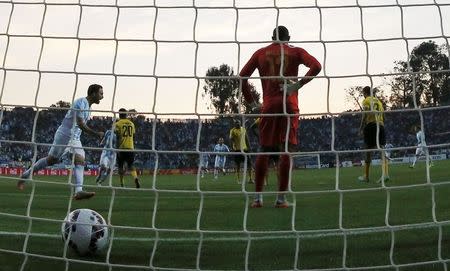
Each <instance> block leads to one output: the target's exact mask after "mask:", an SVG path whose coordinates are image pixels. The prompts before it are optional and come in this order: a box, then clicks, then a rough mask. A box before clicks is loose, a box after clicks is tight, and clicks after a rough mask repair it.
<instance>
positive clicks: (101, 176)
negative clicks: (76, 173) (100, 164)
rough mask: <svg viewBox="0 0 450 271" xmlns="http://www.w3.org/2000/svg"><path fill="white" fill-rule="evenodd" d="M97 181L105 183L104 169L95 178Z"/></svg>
mask: <svg viewBox="0 0 450 271" xmlns="http://www.w3.org/2000/svg"><path fill="white" fill-rule="evenodd" d="M95 181H96V182H98V181H103V168H100V171H99V172H98V175H97V177H96V178H95Z"/></svg>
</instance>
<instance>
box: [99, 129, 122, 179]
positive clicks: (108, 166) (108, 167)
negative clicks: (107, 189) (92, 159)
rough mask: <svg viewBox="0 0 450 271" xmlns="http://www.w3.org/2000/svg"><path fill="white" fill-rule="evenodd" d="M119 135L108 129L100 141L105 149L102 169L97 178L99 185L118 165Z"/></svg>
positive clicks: (102, 157)
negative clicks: (116, 149) (117, 146)
mask: <svg viewBox="0 0 450 271" xmlns="http://www.w3.org/2000/svg"><path fill="white" fill-rule="evenodd" d="M116 144H117V137H116V134H115V133H114V131H111V130H108V131H106V132H105V135H104V137H103V139H102V142H101V143H100V146H103V151H102V154H101V156H100V165H99V166H100V171H99V172H98V176H97V178H96V179H95V182H96V183H97V185H99V186H100V185H102V183H103V181H104V180H105V179H106V178H107V177H108V176H109V174H110V173H111V172H112V171H113V170H114V166H115V165H116V151H115V150H113V149H114V148H116Z"/></svg>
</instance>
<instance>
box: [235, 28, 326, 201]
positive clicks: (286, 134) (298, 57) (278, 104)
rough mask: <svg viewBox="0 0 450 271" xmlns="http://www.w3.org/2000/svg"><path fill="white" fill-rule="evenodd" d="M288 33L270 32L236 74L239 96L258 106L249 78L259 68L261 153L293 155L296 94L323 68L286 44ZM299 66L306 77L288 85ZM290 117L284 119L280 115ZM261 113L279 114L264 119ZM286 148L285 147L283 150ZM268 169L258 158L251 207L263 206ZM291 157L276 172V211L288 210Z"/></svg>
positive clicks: (282, 159)
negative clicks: (239, 82) (266, 42)
mask: <svg viewBox="0 0 450 271" xmlns="http://www.w3.org/2000/svg"><path fill="white" fill-rule="evenodd" d="M289 39H290V36H289V31H288V29H287V28H286V27H284V26H278V27H276V28H275V29H274V30H273V35H272V40H273V43H271V44H270V45H268V46H266V47H264V48H261V49H259V50H257V51H256V52H255V53H254V54H253V55H252V57H251V58H250V60H249V61H248V62H247V63H246V64H245V66H244V67H243V68H242V70H241V72H240V73H239V75H240V76H241V78H242V94H243V96H244V98H245V100H246V102H248V103H249V104H253V107H258V105H257V104H256V103H257V101H256V100H255V97H254V96H253V95H252V93H251V90H250V85H249V83H248V78H249V77H250V76H251V75H252V74H253V72H254V71H255V70H256V69H258V72H259V74H260V76H261V84H262V89H263V95H262V96H263V103H262V107H261V114H263V115H262V116H261V123H260V125H259V131H260V133H259V144H260V145H261V151H262V152H292V151H293V148H294V146H295V145H297V128H298V116H295V114H298V113H299V108H298V93H297V91H298V90H299V89H300V88H301V87H303V86H304V85H305V84H307V83H308V82H309V81H311V80H312V76H315V75H317V74H318V73H319V72H320V70H321V69H322V66H321V65H320V63H319V62H318V61H317V59H315V58H314V57H313V56H311V55H310V54H309V53H308V52H307V51H306V50H304V49H302V48H299V47H294V46H292V45H289V44H288V41H289ZM300 65H305V66H306V67H308V68H309V70H308V72H307V73H306V74H305V77H304V78H302V79H301V80H298V81H296V82H294V83H293V82H291V80H288V78H285V77H298V70H299V66H300ZM286 113H288V114H293V116H285V115H283V114H286ZM264 114H279V115H271V116H266V115H264ZM285 146H287V148H286V147H285ZM268 167H269V155H265V154H262V155H258V156H257V158H256V165H255V168H256V170H255V182H256V185H255V192H256V193H255V199H254V201H253V203H252V205H251V207H253V208H260V207H262V206H263V198H262V193H261V192H262V190H263V186H264V177H265V176H266V174H267V170H268ZM290 167H291V157H290V155H289V154H286V153H283V154H281V155H280V161H279V166H278V169H279V172H278V191H279V193H278V196H277V200H276V202H275V207H277V208H287V207H289V203H288V202H287V200H286V191H287V190H288V187H289V171H290Z"/></svg>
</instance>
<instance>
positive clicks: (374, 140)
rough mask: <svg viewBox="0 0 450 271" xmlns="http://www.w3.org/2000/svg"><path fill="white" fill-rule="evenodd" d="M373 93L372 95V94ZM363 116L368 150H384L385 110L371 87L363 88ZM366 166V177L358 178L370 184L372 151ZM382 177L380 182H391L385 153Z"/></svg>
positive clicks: (382, 156)
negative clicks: (378, 148)
mask: <svg viewBox="0 0 450 271" xmlns="http://www.w3.org/2000/svg"><path fill="white" fill-rule="evenodd" d="M371 92H372V93H371ZM363 95H364V100H363V105H362V107H363V110H364V112H363V114H362V118H361V125H360V127H359V130H360V133H361V134H363V135H364V144H365V148H366V149H376V148H377V147H378V146H379V147H380V148H383V146H385V144H386V136H385V132H384V113H383V112H384V108H383V104H382V103H381V101H380V100H379V99H378V98H377V97H375V89H373V90H372V91H371V88H370V87H369V86H366V87H364V88H363ZM364 162H365V164H364V175H362V176H360V177H358V180H359V181H360V182H369V171H370V164H371V162H372V157H371V151H367V152H366V159H365V161H364ZM381 169H382V176H381V178H380V179H379V180H378V182H386V181H389V163H388V160H387V159H386V154H385V152H384V151H382V152H381Z"/></svg>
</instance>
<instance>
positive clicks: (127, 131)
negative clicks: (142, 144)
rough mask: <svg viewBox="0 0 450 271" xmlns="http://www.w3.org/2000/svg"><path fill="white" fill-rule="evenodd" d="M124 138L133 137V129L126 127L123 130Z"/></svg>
mask: <svg viewBox="0 0 450 271" xmlns="http://www.w3.org/2000/svg"><path fill="white" fill-rule="evenodd" d="M122 129H123V130H122V137H129V136H132V135H133V127H131V126H128V125H125V126H123V128H122Z"/></svg>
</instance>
